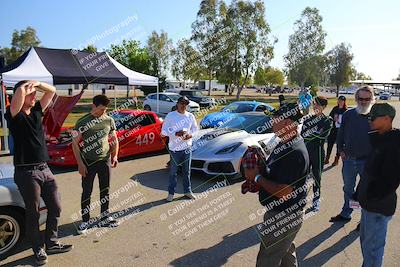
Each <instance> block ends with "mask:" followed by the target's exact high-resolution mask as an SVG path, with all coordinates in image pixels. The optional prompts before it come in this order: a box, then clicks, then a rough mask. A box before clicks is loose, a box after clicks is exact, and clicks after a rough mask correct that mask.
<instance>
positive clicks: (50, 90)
mask: <svg viewBox="0 0 400 267" xmlns="http://www.w3.org/2000/svg"><path fill="white" fill-rule="evenodd" d="M35 87H36V88H37V90H38V91H41V92H43V93H44V95H43V96H42V98H41V99H40V106H41V107H42V111H43V112H44V111H45V110H46V109H47V108H48V106H49V105H50V102H51V100H52V99H53V96H54V94H55V93H56V88H55V87H54V86H53V85H50V84H47V83H42V82H36V85H35Z"/></svg>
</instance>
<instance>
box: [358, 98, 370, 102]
mask: <svg viewBox="0 0 400 267" xmlns="http://www.w3.org/2000/svg"><path fill="white" fill-rule="evenodd" d="M357 100H358V101H366V102H369V101H371V98H370V97H367V98H363V97H359V98H357Z"/></svg>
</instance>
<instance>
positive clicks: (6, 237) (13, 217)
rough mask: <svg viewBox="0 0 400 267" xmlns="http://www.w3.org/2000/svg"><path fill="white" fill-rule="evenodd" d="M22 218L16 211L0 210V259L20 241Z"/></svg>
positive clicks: (22, 226) (22, 227)
mask: <svg viewBox="0 0 400 267" xmlns="http://www.w3.org/2000/svg"><path fill="white" fill-rule="evenodd" d="M23 222H24V216H23V214H22V213H21V212H19V211H18V210H14V209H10V208H6V209H4V208H3V209H0V258H3V257H4V256H5V255H6V254H7V253H8V252H10V250H12V249H13V248H14V247H15V246H16V245H17V244H18V242H19V241H20V240H21V239H22V233H23V232H24V231H23V229H24V225H23Z"/></svg>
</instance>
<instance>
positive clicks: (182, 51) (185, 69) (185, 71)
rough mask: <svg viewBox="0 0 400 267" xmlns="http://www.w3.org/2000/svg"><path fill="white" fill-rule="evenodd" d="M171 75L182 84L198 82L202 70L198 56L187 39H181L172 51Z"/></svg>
mask: <svg viewBox="0 0 400 267" xmlns="http://www.w3.org/2000/svg"><path fill="white" fill-rule="evenodd" d="M171 55H172V75H174V77H175V78H176V79H178V80H183V81H184V83H185V82H186V81H187V80H189V79H191V80H193V81H198V80H199V79H200V78H201V76H202V74H203V70H202V69H201V64H199V61H200V54H199V52H198V51H196V49H194V47H193V46H192V44H191V41H190V40H188V39H181V40H179V41H178V43H177V47H176V48H175V49H173V50H172V53H171Z"/></svg>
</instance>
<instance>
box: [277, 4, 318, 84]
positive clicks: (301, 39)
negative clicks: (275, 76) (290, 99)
mask: <svg viewBox="0 0 400 267" xmlns="http://www.w3.org/2000/svg"><path fill="white" fill-rule="evenodd" d="M321 23H322V16H321V15H320V14H319V11H318V9H316V8H310V7H307V8H306V9H305V10H304V11H303V12H302V14H301V18H300V19H299V20H297V21H296V22H295V25H294V26H295V31H294V33H293V34H292V35H290V37H289V52H288V54H287V55H286V56H285V58H284V60H285V65H286V69H287V70H286V71H287V74H288V77H289V80H290V81H291V82H295V83H297V84H298V85H300V86H301V87H302V88H304V86H305V85H306V83H315V82H317V83H318V82H319V80H320V79H321V76H322V72H323V64H322V63H323V61H324V59H323V57H322V52H323V51H324V49H325V37H326V33H325V31H324V30H323V28H322V24H321ZM321 64H322V65H321Z"/></svg>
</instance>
